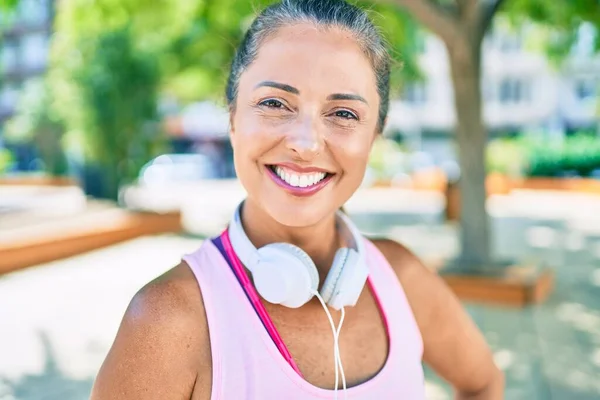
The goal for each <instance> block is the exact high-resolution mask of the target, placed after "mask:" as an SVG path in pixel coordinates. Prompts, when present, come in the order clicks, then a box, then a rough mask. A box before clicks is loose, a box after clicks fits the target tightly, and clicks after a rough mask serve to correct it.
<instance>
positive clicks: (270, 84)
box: [254, 81, 300, 94]
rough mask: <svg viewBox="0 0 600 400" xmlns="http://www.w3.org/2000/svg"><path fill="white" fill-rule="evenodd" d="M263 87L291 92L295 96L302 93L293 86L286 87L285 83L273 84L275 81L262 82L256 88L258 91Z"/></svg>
mask: <svg viewBox="0 0 600 400" xmlns="http://www.w3.org/2000/svg"><path fill="white" fill-rule="evenodd" d="M263 86H267V87H272V88H275V89H279V90H283V91H285V92H289V93H293V94H300V91H299V90H298V89H296V88H295V87H293V86H290V85H286V84H285V83H279V82H273V81H262V82H261V83H259V84H258V85H256V86H255V87H254V88H255V89H258V88H259V87H263Z"/></svg>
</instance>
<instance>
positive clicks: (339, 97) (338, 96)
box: [254, 81, 369, 104]
mask: <svg viewBox="0 0 600 400" xmlns="http://www.w3.org/2000/svg"><path fill="white" fill-rule="evenodd" d="M259 87H272V88H275V89H279V90H283V91H284V92H288V93H292V94H300V91H299V90H298V89H296V88H295V87H293V86H290V85H287V84H285V83H279V82H274V81H262V82H260V83H259V84H258V85H256V86H255V87H254V88H255V89H258V88H259ZM327 100H328V101H332V100H357V101H361V102H363V103H365V104H369V103H368V102H367V100H365V98H364V97H362V96H359V95H357V94H349V93H333V94H330V95H329V96H327Z"/></svg>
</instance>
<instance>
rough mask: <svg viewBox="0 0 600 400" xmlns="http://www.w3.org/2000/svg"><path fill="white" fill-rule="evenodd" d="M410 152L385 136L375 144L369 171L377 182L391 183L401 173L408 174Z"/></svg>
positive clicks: (370, 158)
mask: <svg viewBox="0 0 600 400" xmlns="http://www.w3.org/2000/svg"><path fill="white" fill-rule="evenodd" d="M407 156H408V152H407V151H406V149H403V148H402V146H401V145H400V144H398V143H397V142H395V141H394V140H391V139H387V138H385V137H383V136H380V137H378V138H377V139H376V140H375V142H373V149H372V150H371V154H370V157H369V165H368V166H369V169H370V171H371V173H372V174H373V178H374V179H375V180H376V181H390V180H392V179H393V178H394V176H396V175H397V174H399V173H402V172H407V168H408V165H407V164H408V157H407Z"/></svg>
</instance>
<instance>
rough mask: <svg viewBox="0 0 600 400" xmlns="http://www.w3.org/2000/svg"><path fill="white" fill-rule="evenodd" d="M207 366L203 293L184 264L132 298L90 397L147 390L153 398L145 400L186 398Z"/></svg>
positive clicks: (207, 340) (207, 342) (141, 392)
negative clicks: (169, 395) (169, 394)
mask: <svg viewBox="0 0 600 400" xmlns="http://www.w3.org/2000/svg"><path fill="white" fill-rule="evenodd" d="M209 367H210V344H209V336H208V328H207V322H206V317H205V315H204V305H203V302H202V295H201V293H200V290H199V288H198V285H197V284H196V282H195V278H194V276H193V273H192V272H191V270H190V269H189V267H188V266H187V264H185V263H184V262H182V263H181V264H179V265H178V266H176V267H174V268H173V269H171V270H169V271H168V272H166V273H165V274H163V275H162V276H160V277H158V278H156V279H155V280H153V281H152V282H149V283H148V284H146V285H145V286H144V287H143V288H141V289H140V290H139V291H138V292H137V293H136V294H135V295H134V296H133V298H132V300H131V302H130V303H129V306H128V307H127V310H126V312H125V315H124V316H123V319H122V321H121V325H120V327H119V330H118V332H117V336H116V338H115V340H114V343H113V345H112V347H111V349H110V351H109V354H108V355H107V357H106V359H105V361H104V363H103V365H102V367H101V369H100V372H99V374H98V377H97V379H96V382H95V384H94V392H93V394H94V396H95V397H92V398H93V399H105V398H111V396H112V395H114V394H116V393H125V392H127V393H129V394H130V395H131V396H132V397H135V396H137V395H141V394H144V393H147V392H149V391H152V392H153V394H152V395H151V396H150V397H147V398H152V399H154V398H161V397H160V396H161V395H162V394H164V393H167V392H168V393H171V394H172V395H174V394H175V393H177V394H180V395H181V396H182V397H186V396H188V397H187V398H189V394H191V393H192V392H193V390H194V386H197V380H198V373H199V372H202V371H203V370H206V369H209ZM138 390H139V392H138ZM163 392H164V393H163ZM162 398H172V397H162Z"/></svg>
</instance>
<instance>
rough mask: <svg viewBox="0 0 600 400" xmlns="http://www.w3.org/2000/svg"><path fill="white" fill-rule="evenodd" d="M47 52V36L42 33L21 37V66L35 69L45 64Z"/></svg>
mask: <svg viewBox="0 0 600 400" xmlns="http://www.w3.org/2000/svg"><path fill="white" fill-rule="evenodd" d="M47 54H48V38H47V37H46V35H45V34H43V33H36V34H30V35H27V36H23V37H22V38H21V55H22V57H23V59H22V63H23V66H24V67H25V68H27V69H37V68H40V67H44V66H45V65H46V57H47Z"/></svg>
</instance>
